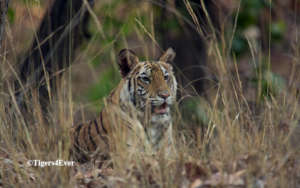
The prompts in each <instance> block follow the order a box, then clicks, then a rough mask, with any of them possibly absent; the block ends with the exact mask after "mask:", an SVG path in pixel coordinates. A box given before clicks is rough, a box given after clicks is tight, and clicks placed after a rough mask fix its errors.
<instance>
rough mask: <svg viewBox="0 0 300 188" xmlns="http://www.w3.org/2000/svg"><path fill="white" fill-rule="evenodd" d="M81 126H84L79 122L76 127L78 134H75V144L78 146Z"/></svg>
mask: <svg viewBox="0 0 300 188" xmlns="http://www.w3.org/2000/svg"><path fill="white" fill-rule="evenodd" d="M81 128H82V124H79V125H78V126H77V127H76V129H75V134H76V136H75V144H76V146H79V141H78V137H79V132H80V130H81ZM76 148H78V147H76ZM78 149H79V148H78ZM78 152H80V151H79V150H78Z"/></svg>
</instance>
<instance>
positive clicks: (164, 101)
mask: <svg viewBox="0 0 300 188" xmlns="http://www.w3.org/2000/svg"><path fill="white" fill-rule="evenodd" d="M174 57H175V53H174V51H173V50H172V49H169V50H167V51H166V52H165V54H163V56H162V57H161V58H160V59H159V60H158V61H144V62H140V61H139V60H138V58H137V56H135V54H134V53H133V52H132V51H130V50H122V51H121V52H120V55H119V65H120V71H121V74H122V75H123V79H125V80H126V81H125V86H124V89H123V90H122V92H121V100H124V101H126V100H127V101H130V102H131V103H132V104H133V105H134V107H135V108H136V109H137V110H138V111H140V112H143V113H146V112H149V113H150V114H151V119H150V120H151V122H152V123H156V124H157V123H161V124H164V123H167V122H168V121H170V120H171V116H170V106H171V105H172V104H173V103H174V101H175V99H176V89H177V81H176V79H175V76H174V73H173V68H172V65H171V64H170V63H169V62H171V61H172V60H173V59H174Z"/></svg>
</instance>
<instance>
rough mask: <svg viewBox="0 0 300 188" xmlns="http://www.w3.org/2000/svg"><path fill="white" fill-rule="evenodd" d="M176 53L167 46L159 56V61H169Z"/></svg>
mask: <svg viewBox="0 0 300 188" xmlns="http://www.w3.org/2000/svg"><path fill="white" fill-rule="evenodd" d="M175 56H176V53H175V52H174V50H173V49H172V48H168V49H167V51H166V52H165V53H164V54H163V55H162V56H161V57H160V58H159V61H164V62H167V63H170V62H172V61H173V60H174V58H175Z"/></svg>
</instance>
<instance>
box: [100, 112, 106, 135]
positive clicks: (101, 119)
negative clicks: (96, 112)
mask: <svg viewBox="0 0 300 188" xmlns="http://www.w3.org/2000/svg"><path fill="white" fill-rule="evenodd" d="M102 113H103V110H102V111H101V113H100V123H101V127H102V129H103V131H104V133H105V134H107V130H106V129H105V128H104V124H103V118H102V116H103V115H102Z"/></svg>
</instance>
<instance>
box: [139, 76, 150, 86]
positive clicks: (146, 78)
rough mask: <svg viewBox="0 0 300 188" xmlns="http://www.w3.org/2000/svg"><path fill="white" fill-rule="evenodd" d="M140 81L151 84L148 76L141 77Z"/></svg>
mask: <svg viewBox="0 0 300 188" xmlns="http://www.w3.org/2000/svg"><path fill="white" fill-rule="evenodd" d="M140 79H141V80H142V82H144V83H146V84H149V83H150V81H151V80H150V78H148V77H146V76H143V77H140Z"/></svg>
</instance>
